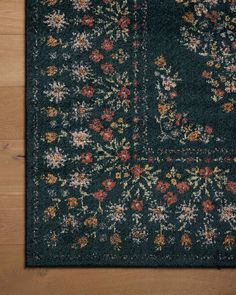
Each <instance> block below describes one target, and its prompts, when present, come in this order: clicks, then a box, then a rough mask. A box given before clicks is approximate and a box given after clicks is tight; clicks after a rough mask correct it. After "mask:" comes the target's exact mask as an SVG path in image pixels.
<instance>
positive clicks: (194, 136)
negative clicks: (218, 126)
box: [187, 131, 200, 141]
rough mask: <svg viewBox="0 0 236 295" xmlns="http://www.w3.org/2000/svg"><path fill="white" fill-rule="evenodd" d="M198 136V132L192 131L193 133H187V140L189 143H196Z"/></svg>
mask: <svg viewBox="0 0 236 295" xmlns="http://www.w3.org/2000/svg"><path fill="white" fill-rule="evenodd" d="M199 136H200V133H199V131H193V132H191V133H189V135H188V137H187V138H188V140H189V141H196V140H198V139H199Z"/></svg>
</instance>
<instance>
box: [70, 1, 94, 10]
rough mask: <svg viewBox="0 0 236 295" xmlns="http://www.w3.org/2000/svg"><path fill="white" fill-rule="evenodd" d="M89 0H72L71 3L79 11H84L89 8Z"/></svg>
mask: <svg viewBox="0 0 236 295" xmlns="http://www.w3.org/2000/svg"><path fill="white" fill-rule="evenodd" d="M90 4H91V2H90V0H72V5H73V7H74V8H75V9H76V10H78V11H80V10H82V11H86V10H88V9H89V6H90Z"/></svg>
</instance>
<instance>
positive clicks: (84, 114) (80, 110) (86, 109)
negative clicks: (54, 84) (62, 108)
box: [72, 102, 93, 121]
mask: <svg viewBox="0 0 236 295" xmlns="http://www.w3.org/2000/svg"><path fill="white" fill-rule="evenodd" d="M92 110H93V108H92V107H90V106H89V105H88V104H86V103H85V102H82V103H80V102H77V103H76V104H74V105H73V108H72V113H73V118H74V120H76V121H78V120H81V121H82V120H84V119H85V120H86V119H88V118H89V117H90V115H91V111H92Z"/></svg>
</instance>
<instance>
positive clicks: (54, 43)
mask: <svg viewBox="0 0 236 295" xmlns="http://www.w3.org/2000/svg"><path fill="white" fill-rule="evenodd" d="M47 44H48V46H50V47H56V46H57V45H58V44H59V42H58V40H57V39H56V38H54V37H53V36H49V37H48V40H47Z"/></svg>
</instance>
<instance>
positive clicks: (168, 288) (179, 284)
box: [0, 245, 236, 295]
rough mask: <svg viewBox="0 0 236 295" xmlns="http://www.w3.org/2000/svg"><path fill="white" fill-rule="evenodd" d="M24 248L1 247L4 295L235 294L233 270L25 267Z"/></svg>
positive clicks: (0, 274) (2, 289)
mask: <svg viewBox="0 0 236 295" xmlns="http://www.w3.org/2000/svg"><path fill="white" fill-rule="evenodd" d="M23 254H24V248H23V246H15V245H12V246H0V261H1V273H0V285H1V286H2V287H1V291H2V292H3V293H1V294H11V295H18V294H32V293H33V294H34V295H42V294H45V295H54V294H55V295H63V294H68V293H69V294H70V295H87V294H95V295H104V294H108V295H120V294H129V295H144V294H145V295H177V294H181V295H235V290H236V289H235V272H234V270H231V269H225V270H209V269H142V268H141V269H132V268H128V269H124V268H110V269H105V268H99V269H86V268H81V269H79V268H73V269H72V268H63V269H61V268H57V269H52V268H27V269H25V268H24V260H23Z"/></svg>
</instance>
